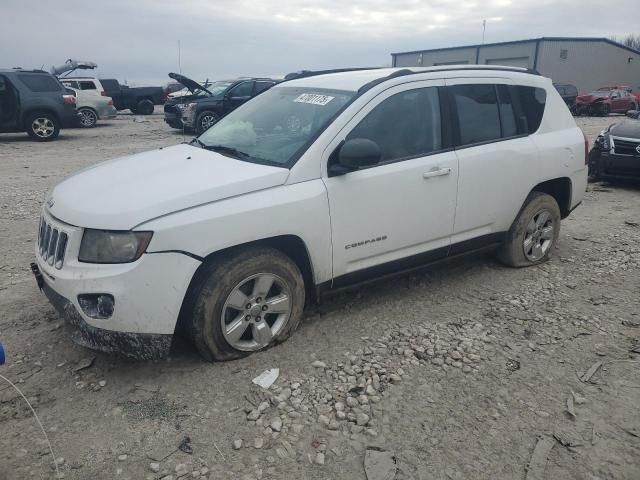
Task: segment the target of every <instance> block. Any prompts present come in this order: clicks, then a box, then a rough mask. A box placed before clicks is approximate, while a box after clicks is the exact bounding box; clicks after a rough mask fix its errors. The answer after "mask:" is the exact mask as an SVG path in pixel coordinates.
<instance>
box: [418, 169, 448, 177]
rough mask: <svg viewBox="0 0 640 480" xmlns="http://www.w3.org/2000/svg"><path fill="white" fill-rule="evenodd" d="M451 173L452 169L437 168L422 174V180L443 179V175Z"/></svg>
mask: <svg viewBox="0 0 640 480" xmlns="http://www.w3.org/2000/svg"><path fill="white" fill-rule="evenodd" d="M450 173H451V168H449V167H446V168H436V169H434V170H429V171H428V172H425V173H423V174H422V178H433V177H442V176H443V175H449V174H450Z"/></svg>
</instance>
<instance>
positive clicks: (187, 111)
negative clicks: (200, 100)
mask: <svg viewBox="0 0 640 480" xmlns="http://www.w3.org/2000/svg"><path fill="white" fill-rule="evenodd" d="M197 106H198V104H197V103H189V104H186V105H185V106H184V108H183V110H182V115H183V116H185V117H191V116H192V115H193V113H194V112H195V111H196V107H197Z"/></svg>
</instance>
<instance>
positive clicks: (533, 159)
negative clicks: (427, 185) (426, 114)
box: [447, 78, 538, 255]
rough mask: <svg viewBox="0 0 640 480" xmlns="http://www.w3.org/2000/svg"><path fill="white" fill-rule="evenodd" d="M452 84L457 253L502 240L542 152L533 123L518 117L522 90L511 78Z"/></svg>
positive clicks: (453, 251)
mask: <svg viewBox="0 0 640 480" xmlns="http://www.w3.org/2000/svg"><path fill="white" fill-rule="evenodd" d="M447 85H448V87H447V91H448V98H449V102H450V108H451V110H452V113H453V117H454V125H455V130H456V131H455V134H454V143H455V151H456V155H457V157H458V161H459V165H460V174H459V179H458V200H457V207H456V214H455V223H454V227H453V236H452V240H451V243H452V246H451V254H452V255H455V254H457V253H461V252H462V251H464V250H466V249H471V248H480V247H483V246H486V245H489V244H493V243H495V242H496V241H499V240H500V239H501V238H502V237H501V235H502V234H503V233H504V232H506V231H507V230H508V229H509V228H510V226H511V222H512V221H513V219H514V218H515V214H516V213H517V212H518V210H519V209H520V207H521V206H522V203H523V201H524V197H523V196H526V195H527V194H528V192H529V189H530V188H531V185H530V182H531V178H535V177H536V174H535V170H536V168H537V167H538V165H537V160H538V153H537V150H536V147H535V145H534V144H533V142H532V141H531V139H530V138H529V137H528V131H527V130H528V126H527V124H528V121H527V119H526V118H523V116H522V115H519V114H518V112H520V111H521V109H522V106H521V105H520V103H521V102H520V98H519V96H518V95H517V89H518V88H519V87H516V86H514V85H513V84H512V82H511V81H510V80H509V79H503V78H460V79H450V80H447ZM532 127H533V126H532ZM536 128H537V126H536Z"/></svg>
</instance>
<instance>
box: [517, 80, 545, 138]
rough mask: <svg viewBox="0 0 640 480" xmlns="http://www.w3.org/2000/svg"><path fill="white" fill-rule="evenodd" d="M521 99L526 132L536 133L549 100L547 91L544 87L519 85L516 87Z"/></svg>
mask: <svg viewBox="0 0 640 480" xmlns="http://www.w3.org/2000/svg"><path fill="white" fill-rule="evenodd" d="M514 90H515V91H516V94H517V95H518V98H519V100H520V105H521V108H522V113H523V116H524V119H525V123H526V125H524V126H523V130H524V132H525V133H529V134H531V133H535V132H536V131H537V130H538V128H540V123H541V122H542V115H543V114H544V106H545V104H546V102H547V92H546V91H545V90H544V88H536V87H525V86H522V85H518V86H516V87H514Z"/></svg>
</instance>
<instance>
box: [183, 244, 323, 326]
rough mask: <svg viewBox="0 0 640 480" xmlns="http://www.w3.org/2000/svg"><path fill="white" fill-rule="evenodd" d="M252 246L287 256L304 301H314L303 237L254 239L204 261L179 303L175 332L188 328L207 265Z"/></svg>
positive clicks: (216, 252)
mask: <svg viewBox="0 0 640 480" xmlns="http://www.w3.org/2000/svg"><path fill="white" fill-rule="evenodd" d="M252 247H271V248H273V249H275V250H278V251H280V252H281V253H283V254H284V255H286V256H287V257H289V258H290V259H291V260H292V261H293V262H294V263H295V264H296V265H297V267H298V268H299V269H300V272H301V273H302V278H303V279H304V284H305V292H306V297H307V299H308V300H310V301H316V300H317V298H316V289H315V282H314V278H315V277H314V272H313V264H312V262H311V256H310V255H309V250H308V248H307V245H306V243H305V242H304V240H302V238H300V237H299V236H297V235H278V236H275V237H268V238H263V239H260V240H253V241H250V242H246V243H242V244H239V245H234V246H231V247H227V248H223V249H221V250H217V251H215V252H212V253H210V254H209V255H207V256H206V257H204V258H203V260H202V263H201V264H200V266H199V267H198V268H197V270H196V271H195V273H194V274H193V276H192V277H191V281H190V282H189V286H188V287H187V291H186V292H185V296H184V299H183V300H182V306H181V308H180V314H179V316H178V321H177V324H176V332H184V331H185V328H188V319H189V316H190V315H191V309H192V307H193V303H194V301H195V286H196V285H197V284H198V283H199V281H200V280H201V279H202V277H203V276H204V275H206V274H207V269H208V267H209V265H211V263H212V262H214V261H215V260H216V259H219V258H223V257H224V256H229V255H236V254H238V253H240V252H242V250H246V249H248V248H252Z"/></svg>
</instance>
